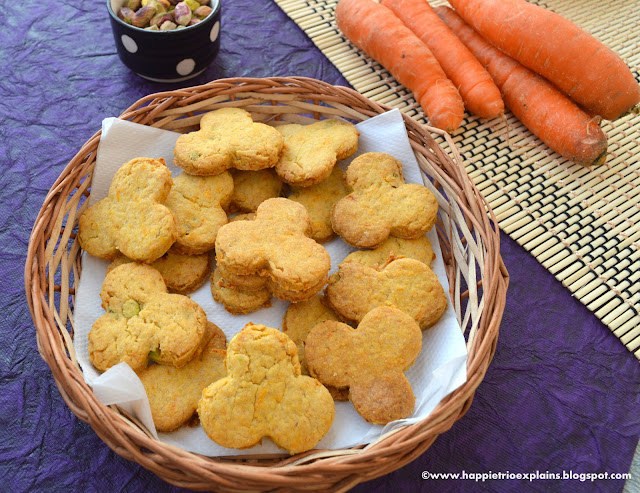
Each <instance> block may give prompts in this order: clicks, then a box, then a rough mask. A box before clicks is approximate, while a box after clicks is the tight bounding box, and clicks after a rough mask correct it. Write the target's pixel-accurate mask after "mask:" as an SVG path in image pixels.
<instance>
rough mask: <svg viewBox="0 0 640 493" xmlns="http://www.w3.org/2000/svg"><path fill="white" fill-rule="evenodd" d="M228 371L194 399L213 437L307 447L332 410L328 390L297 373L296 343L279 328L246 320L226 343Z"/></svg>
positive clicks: (234, 444)
mask: <svg viewBox="0 0 640 493" xmlns="http://www.w3.org/2000/svg"><path fill="white" fill-rule="evenodd" d="M226 366H227V371H228V374H227V376H226V377H224V378H222V379H220V380H218V381H217V382H215V383H213V384H211V385H209V386H208V387H207V388H206V389H204V391H203V392H202V398H201V399H200V402H199V404H198V416H199V417H200V424H201V425H202V428H203V429H204V431H205V432H206V434H207V435H208V436H209V438H211V439H212V440H213V441H214V442H216V443H218V444H219V445H222V446H223V447H229V448H238V449H244V448H249V447H252V446H254V445H256V444H258V443H259V442H260V441H261V440H262V438H264V437H267V438H270V439H271V440H272V441H273V442H274V443H275V444H276V445H278V446H279V447H282V448H284V449H285V450H287V451H288V452H289V453H290V454H296V453H300V452H304V451H306V450H310V449H312V448H313V447H315V446H316V444H317V443H318V442H319V441H320V439H321V438H322V437H323V436H324V435H325V434H326V433H327V432H328V431H329V428H330V427H331V424H332V423H333V418H334V415H335V407H334V403H333V399H332V398H331V395H330V394H329V391H328V390H327V389H326V388H325V387H324V386H323V385H322V384H321V383H320V382H318V381H317V380H315V379H314V378H311V377H308V376H304V375H301V374H300V363H299V362H298V356H297V350H296V345H295V344H294V343H293V341H291V339H289V338H288V337H287V336H286V335H285V334H283V333H282V332H280V331H279V330H277V329H273V328H270V327H265V326H264V325H254V324H247V326H245V328H244V329H243V330H241V331H240V332H239V333H238V334H236V335H235V336H234V337H233V339H231V342H230V343H229V346H228V348H227V359H226Z"/></svg>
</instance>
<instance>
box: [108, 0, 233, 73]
mask: <svg viewBox="0 0 640 493" xmlns="http://www.w3.org/2000/svg"><path fill="white" fill-rule="evenodd" d="M123 3H124V0H107V10H108V11H109V16H110V18H111V28H112V31H113V37H114V39H115V42H116V48H117V50H118V56H119V57H120V60H122V63H124V64H125V65H126V66H127V67H128V68H130V69H131V70H132V71H133V72H135V73H136V74H138V75H139V76H140V77H143V78H145V79H149V80H152V81H156V82H181V81H184V80H187V79H191V78H192V77H196V76H197V75H199V74H201V73H202V72H203V71H204V70H205V69H206V68H207V67H208V66H209V64H210V63H211V62H212V61H213V59H214V58H215V57H216V55H217V54H218V51H219V49H220V0H211V1H210V3H209V6H210V7H211V8H212V12H211V14H209V16H207V17H206V18H205V19H203V20H202V21H200V22H198V23H197V24H194V25H192V26H188V27H185V28H181V29H174V30H169V31H160V30H155V31H152V30H148V29H143V28H139V27H135V26H133V25H131V24H127V23H126V22H124V21H123V20H121V19H120V18H119V17H118V15H117V12H118V11H119V10H120V7H121V6H122V5H123Z"/></svg>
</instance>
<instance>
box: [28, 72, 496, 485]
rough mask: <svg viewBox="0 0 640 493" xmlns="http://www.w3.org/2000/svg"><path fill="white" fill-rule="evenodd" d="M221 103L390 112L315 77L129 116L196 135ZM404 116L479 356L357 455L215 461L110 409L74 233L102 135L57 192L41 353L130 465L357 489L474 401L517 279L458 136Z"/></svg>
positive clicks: (272, 81)
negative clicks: (413, 419) (87, 361)
mask: <svg viewBox="0 0 640 493" xmlns="http://www.w3.org/2000/svg"><path fill="white" fill-rule="evenodd" d="M221 107H240V108H243V109H245V110H247V111H249V112H250V113H251V114H252V116H253V118H254V120H257V121H264V122H275V121H278V122H293V123H309V122H313V121H314V120H317V119H322V118H343V119H347V120H350V121H352V122H354V123H357V122H359V121H363V120H366V119H368V118H370V117H373V116H375V115H378V114H381V113H384V112H386V111H389V110H390V109H391V108H389V107H387V106H385V105H381V104H378V103H375V102H373V101H371V100H369V99H367V98H365V97H364V96H362V95H360V94H359V93H358V92H356V91H354V90H352V89H349V88H346V87H339V86H332V85H329V84H326V83H324V82H321V81H318V80H315V79H308V78H297V77H282V78H263V79H253V78H233V79H221V80H217V81H213V82H210V83H208V84H205V85H202V86H197V87H191V88H186V89H180V90H175V91H171V92H164V93H157V94H152V95H150V96H147V97H145V98H142V99H140V100H139V101H137V102H136V103H135V104H133V105H132V106H131V107H130V108H128V109H127V110H126V111H125V112H124V113H123V114H122V115H120V117H119V118H121V119H124V120H128V121H132V122H135V123H139V124H142V125H149V126H153V127H158V128H163V129H165V130H172V131H176V132H188V131H192V130H195V129H197V128H198V123H199V120H200V116H201V114H202V113H203V112H206V111H211V110H213V109H217V108H221ZM403 118H404V121H405V126H406V129H407V132H408V135H409V140H410V143H411V146H412V149H413V151H414V153H415V155H416V158H417V160H418V163H419V165H420V167H421V169H422V171H423V172H424V174H425V177H426V179H431V180H432V181H433V182H434V183H435V185H436V188H437V190H438V192H439V193H438V201H439V205H440V213H439V219H438V224H437V225H436V227H437V230H438V237H439V239H440V243H441V247H442V252H443V257H444V262H445V266H446V269H447V276H448V278H449V282H450V286H451V288H450V295H451V300H452V303H453V305H454V308H455V311H456V315H457V318H458V321H459V323H460V325H461V327H462V330H463V331H464V334H465V338H466V340H467V349H468V354H469V356H468V363H467V382H466V383H465V384H464V385H462V386H461V387H459V388H458V389H457V390H455V391H454V392H452V393H451V394H450V395H449V396H447V397H446V398H445V399H444V400H443V401H442V402H440V404H439V405H438V406H437V407H436V409H435V410H434V411H433V412H432V413H431V414H430V416H429V417H428V418H427V419H425V420H423V421H421V422H419V423H416V424H414V425H411V426H407V427H405V428H402V429H400V430H397V431H395V432H393V433H391V434H388V435H386V436H383V437H381V438H380V439H379V440H377V441H376V442H375V443H372V444H369V445H367V446H364V447H358V448H353V449H344V450H312V451H309V452H306V453H303V454H298V455H295V456H291V457H289V456H286V457H285V456H281V455H278V456H255V455H253V456H250V455H247V456H242V457H229V458H211V457H203V456H200V455H197V454H193V453H190V452H187V451H184V450H181V449H178V448H176V447H173V446H170V445H167V444H165V443H162V442H160V441H157V440H155V439H154V438H153V437H152V436H151V435H150V433H149V432H148V431H147V430H146V429H145V428H144V427H143V426H142V425H141V424H140V423H138V422H136V420H134V419H133V418H131V417H130V416H128V415H126V413H124V412H123V411H122V410H121V409H119V408H118V407H116V406H105V405H103V404H102V403H100V402H99V401H98V399H97V398H96V397H95V395H94V394H93V392H92V390H91V388H90V387H89V386H88V385H87V384H86V383H85V381H84V378H83V375H82V370H81V368H80V367H79V365H78V363H77V360H76V357H75V352H74V348H73V332H74V330H73V327H74V323H73V302H74V294H75V291H74V290H75V286H76V285H77V281H78V279H79V277H80V275H81V268H82V266H81V262H80V258H81V257H80V253H81V251H80V247H79V245H78V242H77V241H76V239H75V233H76V231H77V224H78V218H79V216H80V215H81V214H82V212H83V211H84V209H85V208H86V207H87V202H88V201H87V197H88V196H89V193H90V185H91V178H92V173H93V169H94V166H95V163H96V153H97V148H98V144H99V142H100V132H98V133H96V134H95V135H93V137H91V138H90V139H89V140H88V141H87V142H86V143H85V144H84V146H83V147H82V148H81V149H80V151H79V152H78V153H77V154H76V155H75V157H73V159H72V160H71V161H70V162H69V164H68V165H67V166H66V168H65V169H64V171H63V172H62V174H61V175H60V176H59V178H58V179H57V180H56V182H55V183H54V184H53V186H52V187H51V189H50V191H49V193H48V195H47V197H46V199H45V201H44V204H43V206H42V209H41V210H40V213H39V214H38V217H37V218H36V221H35V225H34V228H33V231H32V234H31V238H30V241H29V249H28V253H27V262H26V266H25V289H26V295H27V300H28V303H29V308H30V311H31V314H32V317H33V321H34V324H35V327H36V335H37V342H38V349H39V351H40V354H41V356H42V358H43V359H44V360H45V361H46V363H47V364H48V365H49V366H50V368H51V371H52V373H53V377H54V380H55V382H56V384H57V386H58V389H59V390H60V393H61V395H62V397H63V398H64V400H65V402H66V403H67V404H68V406H69V408H70V409H71V411H72V412H73V413H74V414H75V415H76V416H78V418H80V419H81V420H83V421H85V422H87V423H89V424H90V425H91V427H92V428H93V429H94V430H95V432H96V433H97V434H98V436H100V438H101V439H102V440H103V441H104V442H105V443H106V444H107V445H108V446H109V447H110V448H111V449H112V450H114V451H115V452H116V453H118V454H119V455H121V456H122V457H125V458H127V459H129V460H132V461H135V462H137V463H139V464H140V465H142V466H143V467H145V468H147V469H149V470H150V471H152V472H154V473H155V474H157V475H158V476H159V477H161V478H163V479H164V480H165V481H167V482H169V483H171V484H174V485H177V486H181V487H186V488H191V489H195V490H211V489H214V490H216V491H246V490H252V491H266V490H272V489H286V490H289V491H291V490H297V491H309V490H323V491H346V490H348V489H350V488H352V487H353V486H355V485H356V484H358V483H360V482H363V481H367V480H371V479H374V478H376V477H379V476H382V475H384V474H387V473H389V472H391V471H394V470H396V469H398V468H400V467H402V466H403V465H405V464H407V463H409V462H410V461H412V460H414V459H416V458H417V457H418V456H420V455H421V454H422V453H423V452H424V451H425V450H426V449H427V448H428V447H429V446H430V445H431V444H432V443H433V442H434V440H435V439H436V438H437V436H438V435H439V434H440V433H443V432H445V431H446V430H448V429H449V428H450V427H451V426H452V425H453V423H454V422H455V421H456V420H457V419H459V418H460V417H461V416H463V415H464V413H465V412H466V410H467V409H468V408H469V406H470V405H471V401H472V399H473V395H474V392H475V390H476V388H477V387H478V385H479V384H480V382H481V381H482V379H483V377H484V375H485V372H486V370H487V368H488V366H489V363H490V361H491V359H492V357H493V354H494V351H495V347H496V342H497V337H498V329H499V325H500V320H501V318H502V313H503V311H504V306H505V297H506V289H507V284H508V274H507V272H506V269H505V268H504V265H503V263H502V259H501V257H500V248H499V238H500V237H499V231H498V227H497V223H496V220H495V217H494V216H493V213H492V212H491V210H490V208H489V206H488V205H487V203H486V202H485V200H484V199H483V198H482V196H481V195H480V193H479V192H478V190H477V189H476V188H475V187H474V185H473V184H472V183H471V181H470V180H469V178H468V177H467V175H466V172H465V170H464V167H463V165H462V164H461V163H462V160H461V159H460V156H459V155H458V153H457V151H456V149H455V145H454V144H453V142H452V140H451V139H450V137H449V136H448V135H447V134H446V133H444V132H442V131H440V130H438V129H435V128H431V127H427V126H424V125H421V124H419V123H417V122H416V121H415V120H413V119H411V118H410V117H408V116H406V115H403ZM431 134H437V135H439V136H441V137H442V138H443V139H444V140H445V142H446V143H447V145H448V147H449V149H448V150H447V151H445V150H444V149H443V148H441V147H440V146H439V145H438V144H437V143H436V141H435V140H434V138H433V137H432V135H431Z"/></svg>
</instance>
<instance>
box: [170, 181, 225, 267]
mask: <svg viewBox="0 0 640 493" xmlns="http://www.w3.org/2000/svg"><path fill="white" fill-rule="evenodd" d="M232 193H233V178H231V174H229V173H228V172H224V173H220V174H219V175H215V176H193V175H188V174H187V173H181V174H180V175H178V176H177V177H176V178H174V180H173V187H172V188H171V192H170V193H169V197H168V198H167V202H166V205H167V207H168V208H169V209H171V211H172V212H173V214H174V216H175V218H176V223H177V227H178V237H177V238H176V243H175V248H176V249H177V250H178V251H180V252H181V253H186V254H189V255H198V254H200V253H205V252H208V251H209V250H212V249H213V246H214V245H215V242H216V235H217V234H218V230H219V229H220V227H221V226H223V225H224V224H227V222H229V221H228V219H227V214H226V212H225V211H224V208H226V207H227V206H228V205H229V201H230V200H231V194H232Z"/></svg>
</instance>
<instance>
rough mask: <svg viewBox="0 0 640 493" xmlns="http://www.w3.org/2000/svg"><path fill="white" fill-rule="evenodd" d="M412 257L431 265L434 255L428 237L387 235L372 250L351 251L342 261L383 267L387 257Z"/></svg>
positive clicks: (387, 259)
mask: <svg viewBox="0 0 640 493" xmlns="http://www.w3.org/2000/svg"><path fill="white" fill-rule="evenodd" d="M390 257H393V258H400V257H406V258H412V259H415V260H419V261H420V262H422V263H423V264H427V265H428V266H431V263H432V262H433V261H434V260H435V258H436V256H435V254H434V253H433V248H432V247H431V242H430V241H429V238H427V237H426V236H424V235H422V236H420V237H419V238H416V239H413V240H405V239H403V238H396V237H395V236H389V238H387V239H386V240H384V241H383V242H382V243H381V244H380V245H378V246H377V247H375V248H374V249H373V250H358V251H355V252H351V253H350V254H349V255H347V257H346V258H345V259H344V262H349V261H351V260H353V261H356V262H360V263H361V264H365V265H368V266H369V267H383V266H384V265H386V264H387V262H388V261H389V258H390Z"/></svg>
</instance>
